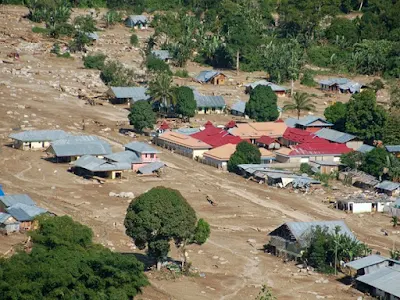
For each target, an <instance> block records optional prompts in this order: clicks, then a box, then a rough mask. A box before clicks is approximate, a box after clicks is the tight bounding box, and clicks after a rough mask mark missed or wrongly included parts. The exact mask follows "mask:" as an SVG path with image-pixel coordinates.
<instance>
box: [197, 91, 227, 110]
mask: <svg viewBox="0 0 400 300" xmlns="http://www.w3.org/2000/svg"><path fill="white" fill-rule="evenodd" d="M193 94H194V100H195V101H196V105H197V110H196V112H197V113H198V114H223V113H224V111H225V107H226V103H225V100H224V98H223V97H222V96H208V95H202V94H200V93H199V92H197V91H196V90H194V91H193Z"/></svg>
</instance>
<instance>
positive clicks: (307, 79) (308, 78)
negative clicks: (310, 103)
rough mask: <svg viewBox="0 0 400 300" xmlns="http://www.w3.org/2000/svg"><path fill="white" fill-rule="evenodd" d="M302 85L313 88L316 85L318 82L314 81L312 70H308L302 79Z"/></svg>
mask: <svg viewBox="0 0 400 300" xmlns="http://www.w3.org/2000/svg"><path fill="white" fill-rule="evenodd" d="M300 84H302V85H305V86H309V87H313V86H315V85H316V82H315V81H314V75H313V73H312V72H311V71H310V70H306V71H305V72H304V74H303V76H302V77H301V80H300Z"/></svg>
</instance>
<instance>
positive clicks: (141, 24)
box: [125, 15, 150, 29]
mask: <svg viewBox="0 0 400 300" xmlns="http://www.w3.org/2000/svg"><path fill="white" fill-rule="evenodd" d="M149 23H150V22H149V19H148V18H147V17H146V16H144V15H130V16H128V17H127V18H126V19H125V25H126V26H127V27H131V28H134V29H147V28H148V24H149Z"/></svg>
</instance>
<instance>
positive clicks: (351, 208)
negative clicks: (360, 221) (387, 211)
mask: <svg viewBox="0 0 400 300" xmlns="http://www.w3.org/2000/svg"><path fill="white" fill-rule="evenodd" d="M393 202H394V200H393V199H390V198H389V197H381V196H375V195H371V196H368V195H366V194H356V195H350V196H348V197H346V198H342V199H337V200H336V208H337V209H340V210H344V211H346V212H349V213H353V214H360V213H371V212H383V211H384V208H385V207H389V206H390V205H391V204H393Z"/></svg>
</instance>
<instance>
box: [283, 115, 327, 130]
mask: <svg viewBox="0 0 400 300" xmlns="http://www.w3.org/2000/svg"><path fill="white" fill-rule="evenodd" d="M285 124H286V125H287V126H288V127H292V128H299V129H302V130H307V131H309V132H312V133H315V132H317V131H319V130H321V129H323V128H331V127H332V126H333V124H332V123H329V122H328V121H326V120H325V119H324V118H321V117H316V116H305V117H302V118H300V119H295V118H287V119H286V120H285Z"/></svg>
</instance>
